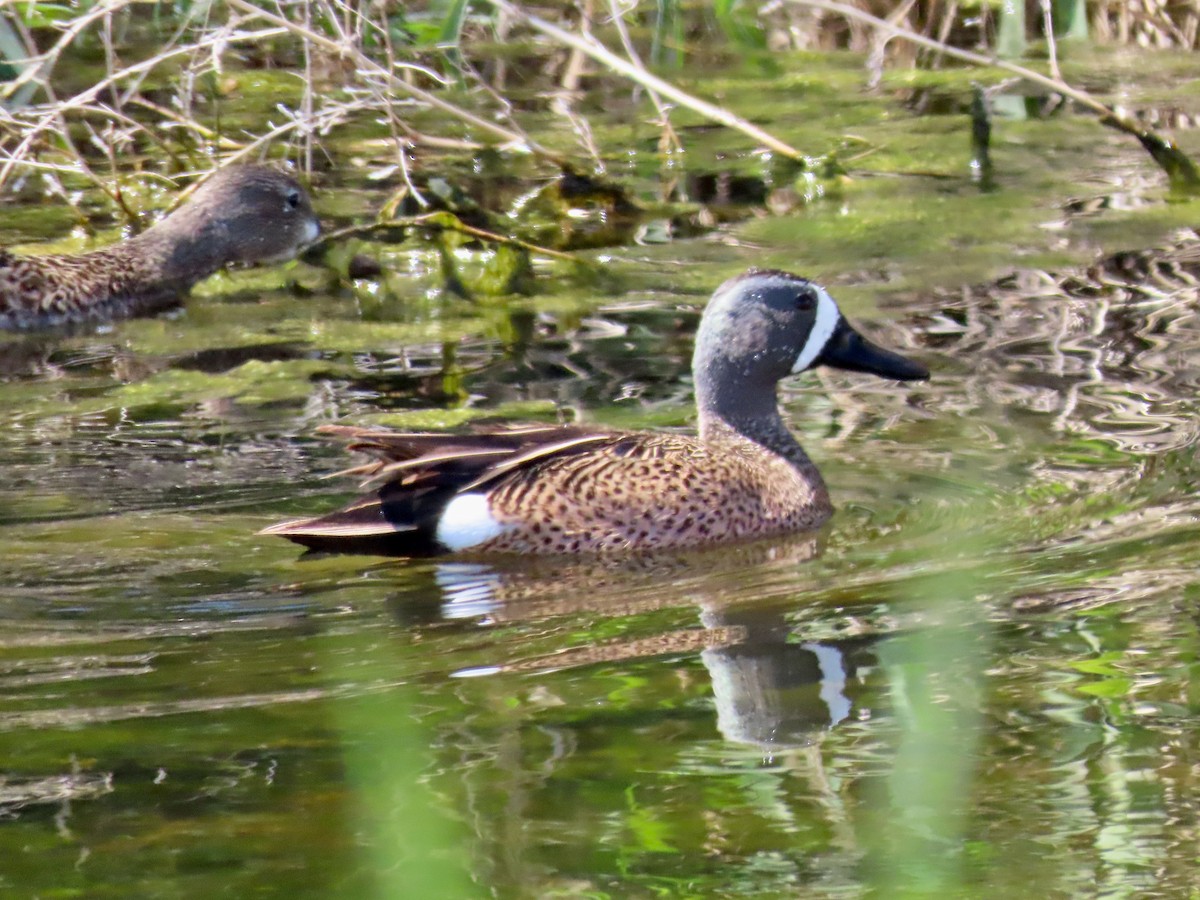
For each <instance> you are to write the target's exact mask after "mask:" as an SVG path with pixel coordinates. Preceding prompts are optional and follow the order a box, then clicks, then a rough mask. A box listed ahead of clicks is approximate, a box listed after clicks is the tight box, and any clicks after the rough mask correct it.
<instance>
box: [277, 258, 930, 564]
mask: <svg viewBox="0 0 1200 900" xmlns="http://www.w3.org/2000/svg"><path fill="white" fill-rule="evenodd" d="M817 365H828V366H835V367H837V368H841V369H850V370H852V371H859V372H870V373H873V374H876V375H880V376H882V377H885V378H896V379H900V380H911V379H921V378H927V377H929V372H928V370H926V369H925V367H924V366H922V365H920V364H918V363H915V362H913V361H911V360H908V359H905V358H904V357H902V356H899V355H898V354H895V353H892V352H890V351H888V350H884V349H882V348H880V347H877V346H875V345H874V344H872V343H871V342H870V341H868V340H867V339H866V338H864V337H862V336H861V335H859V334H858V332H856V331H855V330H854V329H853V328H852V327H851V326H850V324H849V323H848V322H847V321H846V320H845V319H844V318H842V315H841V312H840V311H839V310H838V307H837V304H836V303H834V301H833V298H832V297H830V296H829V294H828V293H826V292H825V290H824V289H823V288H820V287H818V286H817V285H815V284H813V283H812V282H810V281H807V280H805V279H803V278H800V277H799V276H797V275H791V274H788V273H786V272H777V271H760V270H755V269H751V270H750V271H749V272H746V273H745V274H743V275H741V276H738V277H736V278H733V279H731V280H729V281H727V282H725V284H723V285H721V287H719V288H718V289H717V292H716V293H715V294H714V295H713V298H712V300H711V301H710V302H709V304H708V308H707V309H706V310H705V311H704V315H703V317H702V319H701V321H700V329H699V332H698V333H697V335H696V349H695V355H694V357H693V360H692V371H693V374H694V377H695V384H696V403H697V406H698V407H699V413H700V435H699V437H696V438H693V437H684V436H679V435H670V434H651V433H644V432H604V431H592V430H588V429H584V428H578V427H565V428H564V427H553V428H545V427H538V428H525V429H514V430H507V431H495V432H487V433H478V434H472V435H464V436H452V435H435V434H397V433H393V432H387V431H371V430H368V429H361V428H344V427H337V426H332V427H326V428H324V429H322V430H323V431H326V432H328V433H332V434H337V435H341V436H343V437H347V438H349V439H350V440H351V441H352V444H351V448H352V449H355V450H365V451H367V452H369V453H371V454H373V455H374V456H375V457H376V459H375V460H374V461H372V462H370V463H368V464H366V465H363V466H359V467H357V468H355V469H351V470H350V471H349V473H348V474H356V475H363V476H366V479H367V482H368V483H369V484H375V485H377V487H376V488H375V489H374V490H373V491H372V492H371V493H369V494H367V495H366V496H364V497H362V498H361V499H359V500H358V501H357V502H355V503H352V504H350V505H349V506H348V507H346V508H345V509H342V510H339V511H337V512H334V513H331V514H329V515H326V516H321V517H318V518H313V519H302V520H298V521H293V522H284V523H281V524H279V525H275V526H272V527H270V528H268V529H266V530H265V531H264V533H265V534H278V535H282V536H283V537H286V538H289V539H291V540H293V541H296V542H297V543H300V544H303V545H304V546H306V547H309V548H312V549H317V550H337V551H348V552H372V553H385V554H395V555H402V556H420V555H431V554H437V553H446V552H469V553H471V554H473V555H474V554H491V553H603V552H611V551H621V550H659V549H675V548H685V547H696V546H702V545H706V544H713V543H718V542H725V541H736V540H741V539H746V538H754V537H760V536H767V535H773V534H782V533H785V532H794V531H803V530H807V529H812V528H815V527H817V526H818V525H820V524H821V523H822V522H824V521H825V520H826V519H827V518H828V517H829V515H830V513H831V512H832V506H831V505H830V502H829V493H828V491H827V490H826V488H825V483H824V482H823V481H822V480H821V475H820V473H819V472H818V471H817V469H816V466H814V465H813V463H812V461H811V460H810V459H809V458H808V456H807V455H806V454H805V452H804V450H803V449H801V447H800V445H799V444H798V443H797V442H796V439H795V438H794V437H792V435H791V433H790V432H789V431H788V429H787V426H786V425H785V424H784V422H783V419H782V418H781V416H780V414H779V406H778V401H777V399H776V385H777V383H778V382H779V381H780V380H781V379H782V378H784V377H786V376H788V375H791V374H795V373H798V372H803V371H805V370H806V369H809V368H812V367H813V366H817Z"/></svg>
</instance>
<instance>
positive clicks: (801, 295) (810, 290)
mask: <svg viewBox="0 0 1200 900" xmlns="http://www.w3.org/2000/svg"><path fill="white" fill-rule="evenodd" d="M816 305H817V289H816V288H814V287H812V286H811V285H810V286H806V287H803V288H801V289H800V291H799V292H798V293H797V294H796V309H798V310H800V311H801V312H809V311H811V310H812V309H814V308H815V307H816Z"/></svg>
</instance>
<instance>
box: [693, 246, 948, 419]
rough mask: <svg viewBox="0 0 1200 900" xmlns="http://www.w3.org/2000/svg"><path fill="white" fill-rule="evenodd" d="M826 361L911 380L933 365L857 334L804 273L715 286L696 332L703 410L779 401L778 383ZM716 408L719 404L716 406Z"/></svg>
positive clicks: (769, 273)
mask: <svg viewBox="0 0 1200 900" xmlns="http://www.w3.org/2000/svg"><path fill="white" fill-rule="evenodd" d="M818 365H826V366H833V367H835V368H839V369H849V370H851V371H855V372H869V373H872V374H874V375H879V376H881V377H883V378H895V379H897V380H900V381H912V380H916V379H923V378H928V377H929V370H928V369H926V368H925V367H924V366H923V365H921V364H920V363H918V362H914V361H913V360H910V359H906V358H905V357H903V356H901V355H899V354H898V353H893V352H892V351H890V350H885V349H883V348H882V347H879V346H877V345H875V344H873V343H872V342H871V341H869V340H867V339H866V338H865V337H863V336H862V335H860V334H859V333H858V332H857V331H855V330H854V328H853V327H852V326H851V325H850V323H849V322H847V321H846V320H845V318H843V317H842V313H841V310H839V309H838V306H837V303H835V302H834V300H833V298H832V297H831V296H829V293H828V292H827V291H826V290H825V289H824V288H822V287H821V286H819V285H817V284H814V283H813V282H811V281H809V280H808V279H806V278H801V277H800V276H799V275H793V274H791V273H789V272H780V271H777V270H773V269H750V270H749V271H747V272H744V273H743V274H741V275H738V276H736V277H735V278H731V279H729V280H728V281H726V282H725V283H724V284H722V285H721V286H720V287H719V288H717V290H716V293H714V294H713V297H712V300H710V301H709V303H708V307H707V308H706V309H705V310H704V315H703V317H702V318H701V320H700V328H699V330H698V331H697V333H696V347H695V355H694V356H693V359H692V371H693V373H694V375H695V378H696V393H697V400H698V402H699V403H700V406H701V408H702V409H703V408H708V409H710V410H713V411H720V412H723V413H725V414H728V413H730V412H733V411H734V410H733V409H731V408H730V406H731V404H732V405H733V406H734V407H742V406H756V405H757V402H756V401H758V400H760V399H761V400H763V401H769V402H770V404H771V405H772V406H773V405H774V402H775V392H774V387H775V384H776V382H778V381H779V380H780V379H782V378H785V377H787V376H788V375H793V374H798V373H800V372H803V371H805V370H807V369H811V368H813V367H814V366H818ZM717 407H720V409H719V410H718V409H717Z"/></svg>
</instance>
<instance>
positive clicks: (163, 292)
mask: <svg viewBox="0 0 1200 900" xmlns="http://www.w3.org/2000/svg"><path fill="white" fill-rule="evenodd" d="M320 230H321V229H320V226H319V224H318V222H317V217H316V214H315V213H313V209H312V205H311V204H310V203H309V199H308V194H306V193H305V192H304V188H302V187H301V186H300V185H299V183H298V182H297V181H296V180H295V179H294V178H292V177H291V176H290V175H286V174H284V173H283V172H280V171H277V170H275V169H272V168H269V167H267V166H230V167H228V168H226V169H223V170H222V171H220V172H218V173H217V174H216V175H214V176H213V177H212V178H210V179H209V180H208V181H207V182H206V183H205V184H204V185H202V186H201V187H200V189H199V190H197V191H196V193H195V194H194V195H193V196H192V197H191V198H189V199H188V201H187V202H186V203H185V204H184V205H183V206H181V207H180V208H179V209H177V210H176V211H175V212H173V213H171V215H169V216H167V217H166V218H165V219H163V220H162V221H161V222H159V223H158V224H156V225H154V226H153V227H152V228H148V229H147V230H146V231H144V232H143V233H142V234H139V235H138V236H137V237H134V238H130V239H129V240H127V241H122V242H121V243H119V244H115V245H113V246H112V247H105V248H103V249H101V250H94V251H92V252H91V253H80V254H77V255H70V256H14V255H12V254H11V253H8V252H7V251H4V250H0V328H8V329H28V328H46V327H51V326H55V325H67V324H73V323H77V322H88V321H98V320H104V319H112V318H121V317H125V316H137V315H148V314H151V313H155V312H158V311H160V310H163V309H167V308H169V307H171V306H174V305H176V304H178V303H179V301H180V300H181V298H182V296H183V294H185V293H186V292H187V290H188V289H189V288H191V286H192V285H193V284H195V283H196V282H197V281H200V280H201V279H204V278H207V277H208V276H209V275H212V274H213V273H214V272H216V271H217V270H218V269H221V268H223V267H225V266H227V265H230V264H233V263H263V262H274V261H279V260H284V259H291V258H292V257H293V256H295V255H296V251H297V250H298V249H299V248H300V247H301V246H303V245H304V244H306V243H309V242H310V241H313V240H315V239H316V238H317V235H318V234H319V233H320Z"/></svg>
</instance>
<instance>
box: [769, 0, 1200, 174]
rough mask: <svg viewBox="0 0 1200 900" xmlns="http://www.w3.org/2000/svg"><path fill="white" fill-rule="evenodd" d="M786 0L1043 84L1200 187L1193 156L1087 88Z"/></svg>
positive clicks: (806, 0) (832, 0)
mask: <svg viewBox="0 0 1200 900" xmlns="http://www.w3.org/2000/svg"><path fill="white" fill-rule="evenodd" d="M787 2H788V3H791V4H793V5H795V6H809V7H812V8H814V9H821V10H824V11H825V12H830V13H834V14H835V15H841V16H845V17H846V18H848V19H856V20H857V21H859V22H863V23H865V24H867V25H870V26H871V27H873V28H877V29H880V30H882V31H886V32H887V33H888V34H891V35H894V36H895V37H900V38H904V40H906V41H909V42H911V43H913V44H916V45H918V46H920V47H926V48H928V49H930V50H936V51H938V52H939V53H944V54H945V55H946V56H952V57H954V58H955V59H961V60H963V61H964V62H969V63H974V64H975V65H977V66H992V67H994V68H997V69H1003V70H1004V71H1006V72H1012V73H1013V74H1014V75H1019V76H1021V77H1022V78H1024V79H1025V80H1026V81H1032V82H1033V83H1034V84H1040V85H1041V86H1042V87H1045V88H1048V89H1049V90H1052V91H1054V92H1056V93H1059V94H1062V95H1063V96H1064V97H1069V98H1071V99H1072V100H1074V101H1075V102H1076V103H1078V104H1079V105H1080V106H1084V107H1087V108H1088V109H1090V110H1092V111H1093V112H1095V113H1097V114H1099V116H1100V122H1101V124H1103V125H1108V126H1109V127H1111V128H1116V129H1117V130H1118V131H1123V132H1125V133H1126V134H1131V135H1133V136H1134V137H1136V138H1137V139H1138V140H1139V141H1140V142H1141V144H1142V146H1143V147H1145V148H1146V152H1148V153H1149V154H1150V156H1151V157H1153V158H1154V161H1155V162H1156V163H1158V165H1159V166H1160V167H1161V168H1162V169H1163V171H1165V172H1166V173H1167V177H1168V178H1169V179H1170V180H1171V182H1172V184H1175V185H1177V186H1184V187H1187V188H1190V189H1191V190H1200V170H1198V169H1197V168H1196V166H1195V165H1194V164H1193V163H1192V161H1191V160H1190V159H1188V158H1187V157H1186V156H1185V155H1184V154H1183V153H1182V152H1180V150H1179V148H1178V147H1176V146H1175V145H1174V144H1173V143H1171V142H1170V141H1169V140H1167V139H1166V138H1164V137H1162V136H1161V135H1159V134H1157V133H1156V132H1154V131H1152V130H1151V129H1149V128H1146V127H1144V126H1143V125H1141V124H1140V123H1138V122H1136V121H1134V120H1133V119H1131V118H1129V117H1128V116H1124V115H1121V114H1120V113H1118V112H1117V111H1116V110H1114V109H1113V108H1112V107H1111V106H1107V105H1105V104H1104V103H1101V102H1100V101H1099V100H1097V99H1096V98H1095V97H1093V96H1092V95H1091V94H1089V93H1088V92H1087V91H1084V90H1082V89H1080V88H1075V87H1071V85H1069V84H1067V83H1066V82H1065V81H1063V80H1062V79H1059V78H1051V77H1050V76H1049V75H1043V74H1042V73H1041V72H1036V71H1034V70H1033V69H1027V68H1025V67H1024V66H1019V65H1017V64H1016V63H1011V62H1008V61H1007V60H1003V59H997V58H995V57H992V56H984V55H983V54H982V53H974V52H972V51H970V50H961V49H959V48H958V47H952V46H950V45H949V44H945V43H942V42H941V41H936V40H934V39H933V38H929V37H926V36H925V35H923V34H918V33H917V32H915V31H909V30H908V29H907V28H903V27H901V26H899V25H896V24H894V23H892V22H889V21H886V20H884V19H881V18H879V17H878V16H873V15H871V14H870V13H868V12H864V11H863V10H861V9H858V8H857V7H854V6H850V5H848V4H846V3H839V2H837V0H787Z"/></svg>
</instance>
